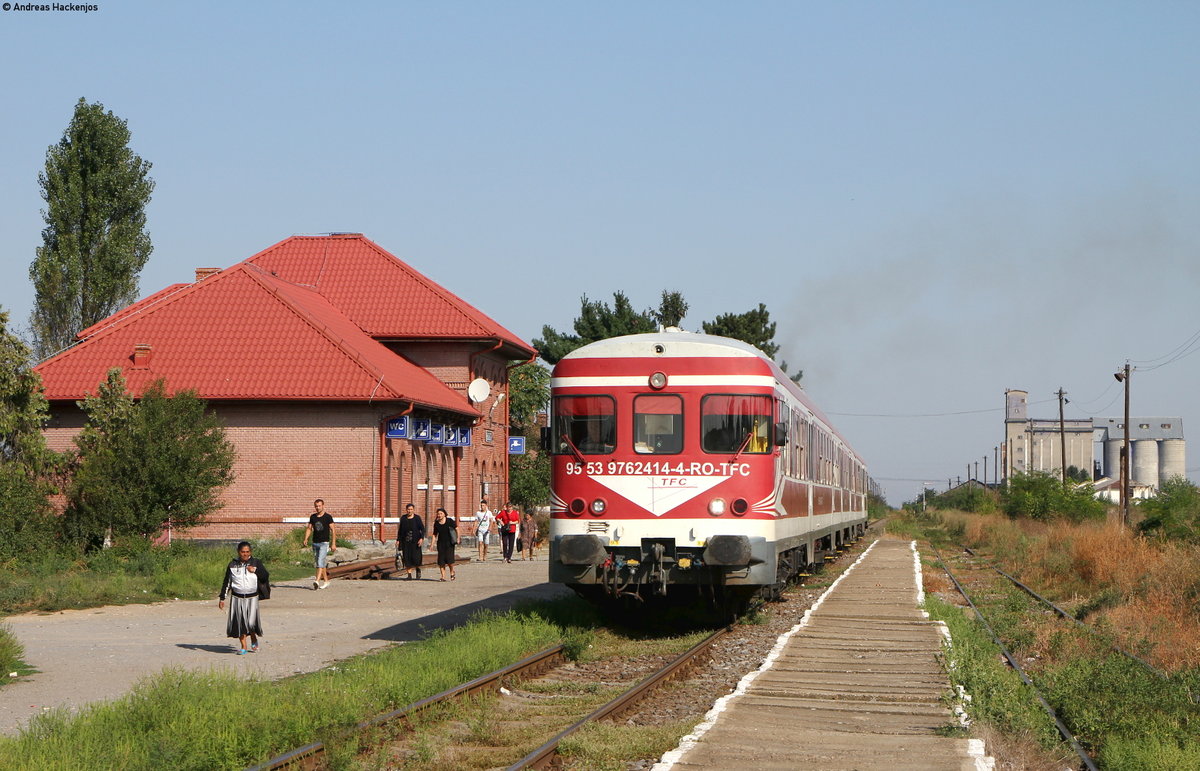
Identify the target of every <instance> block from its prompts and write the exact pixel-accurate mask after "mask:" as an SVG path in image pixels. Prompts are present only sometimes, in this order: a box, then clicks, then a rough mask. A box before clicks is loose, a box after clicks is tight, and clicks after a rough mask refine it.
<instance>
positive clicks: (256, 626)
mask: <svg viewBox="0 0 1200 771" xmlns="http://www.w3.org/2000/svg"><path fill="white" fill-rule="evenodd" d="M270 581H271V577H270V575H269V574H268V573H267V568H266V566H265V565H263V564H262V561H261V560H258V559H257V558H255V557H253V556H251V553H250V544H249V543H247V542H246V541H242V542H241V543H239V544H238V546H237V556H236V557H234V558H233V559H231V560H230V561H229V564H228V565H227V566H226V567H225V581H224V582H223V583H222V584H221V594H220V595H219V597H218V598H217V607H218V608H221V609H222V610H224V609H225V597H226V595H228V596H229V616H228V617H227V618H226V620H225V635H226V636H227V637H231V638H237V641H238V646H239V647H238V651H237V654H238V655H239V656H244V655H246V654H247V653H257V652H258V638H259V637H261V636H262V633H263V631H262V621H261V620H260V619H259V616H258V601H259V599H264V600H267V599H270V598H271V583H270ZM247 637H249V638H250V647H248V648H247V647H246V638H247Z"/></svg>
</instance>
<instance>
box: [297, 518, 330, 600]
mask: <svg viewBox="0 0 1200 771" xmlns="http://www.w3.org/2000/svg"><path fill="white" fill-rule="evenodd" d="M309 538H312V550H313V562H315V563H316V566H317V574H316V576H315V577H314V578H313V589H324V588H325V587H327V586H329V569H328V568H327V567H326V561H327V560H328V558H329V552H336V551H337V533H336V532H335V531H334V527H333V516H332V515H331V514H330V513H329V512H328V511H325V501H324V500H323V499H321V498H318V499H316V500H315V501H313V513H312V514H310V515H309V517H308V527H306V528H305V529H304V543H303V544H301V545H302V546H308V539H309Z"/></svg>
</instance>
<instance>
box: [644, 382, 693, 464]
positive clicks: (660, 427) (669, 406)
mask: <svg viewBox="0 0 1200 771" xmlns="http://www.w3.org/2000/svg"><path fill="white" fill-rule="evenodd" d="M633 449H634V452H637V453H641V454H643V455H674V454H676V453H679V452H680V451H682V450H683V399H681V398H680V397H678V396H674V395H671V394H643V395H642V396H638V397H635V398H634V400H633Z"/></svg>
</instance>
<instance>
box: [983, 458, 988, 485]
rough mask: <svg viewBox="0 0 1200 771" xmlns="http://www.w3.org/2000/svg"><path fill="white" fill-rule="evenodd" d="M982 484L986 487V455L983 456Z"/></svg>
mask: <svg viewBox="0 0 1200 771" xmlns="http://www.w3.org/2000/svg"><path fill="white" fill-rule="evenodd" d="M983 486H984V487H987V456H986V455H984V456H983Z"/></svg>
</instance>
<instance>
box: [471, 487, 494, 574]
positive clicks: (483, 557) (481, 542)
mask: <svg viewBox="0 0 1200 771" xmlns="http://www.w3.org/2000/svg"><path fill="white" fill-rule="evenodd" d="M495 519H496V518H495V517H494V516H493V515H492V510H491V509H489V508H488V505H487V501H486V500H483V501H480V502H479V511H477V512H475V541H476V543H477V544H478V550H479V561H480V562H485V561H487V550H488V546H489V545H490V544H491V540H492V521H493V520H495Z"/></svg>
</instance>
